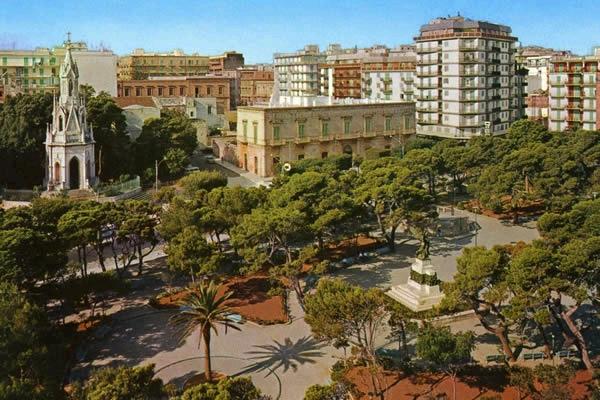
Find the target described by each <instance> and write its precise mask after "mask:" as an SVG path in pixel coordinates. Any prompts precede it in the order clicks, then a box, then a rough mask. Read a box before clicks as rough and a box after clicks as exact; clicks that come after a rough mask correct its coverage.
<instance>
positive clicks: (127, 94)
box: [125, 88, 131, 96]
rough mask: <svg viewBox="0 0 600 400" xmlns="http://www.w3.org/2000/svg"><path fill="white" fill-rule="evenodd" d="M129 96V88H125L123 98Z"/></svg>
mask: <svg viewBox="0 0 600 400" xmlns="http://www.w3.org/2000/svg"><path fill="white" fill-rule="evenodd" d="M130 95H131V93H130V90H129V88H125V96H130Z"/></svg>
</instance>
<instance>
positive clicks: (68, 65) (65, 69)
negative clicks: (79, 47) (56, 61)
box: [60, 32, 79, 78]
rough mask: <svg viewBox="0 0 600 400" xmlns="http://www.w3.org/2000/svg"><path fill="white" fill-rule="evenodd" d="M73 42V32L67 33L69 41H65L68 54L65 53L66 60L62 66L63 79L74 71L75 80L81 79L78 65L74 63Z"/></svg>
mask: <svg viewBox="0 0 600 400" xmlns="http://www.w3.org/2000/svg"><path fill="white" fill-rule="evenodd" d="M72 47H73V46H72V42H71V32H67V40H66V41H65V48H66V49H67V52H66V53H65V59H64V61H63V63H62V65H61V69H60V74H61V77H67V76H68V75H69V73H70V72H71V71H73V75H74V76H75V78H79V71H78V69H77V64H76V63H75V61H73V54H71V48H72Z"/></svg>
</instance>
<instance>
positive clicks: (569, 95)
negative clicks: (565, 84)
mask: <svg viewBox="0 0 600 400" xmlns="http://www.w3.org/2000/svg"><path fill="white" fill-rule="evenodd" d="M581 95H582V93H581V92H568V93H567V97H581Z"/></svg>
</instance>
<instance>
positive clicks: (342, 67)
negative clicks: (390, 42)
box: [319, 44, 387, 99]
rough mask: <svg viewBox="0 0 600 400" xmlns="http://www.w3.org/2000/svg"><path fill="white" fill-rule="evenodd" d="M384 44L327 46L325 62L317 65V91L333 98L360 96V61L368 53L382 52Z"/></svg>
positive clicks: (356, 97)
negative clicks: (364, 47)
mask: <svg viewBox="0 0 600 400" xmlns="http://www.w3.org/2000/svg"><path fill="white" fill-rule="evenodd" d="M386 50H387V48H386V47H385V46H373V47H371V48H366V49H358V48H356V47H354V48H349V49H343V48H342V47H341V46H340V45H339V44H331V45H329V47H328V48H327V51H326V52H325V53H326V58H325V62H324V63H323V64H321V65H320V66H319V92H320V94H321V95H323V96H333V97H335V98H338V99H340V98H355V99H360V98H361V74H362V62H363V59H364V58H365V57H367V56H368V55H370V54H384V53H385V52H386Z"/></svg>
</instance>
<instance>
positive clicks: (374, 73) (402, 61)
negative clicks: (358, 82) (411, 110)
mask: <svg viewBox="0 0 600 400" xmlns="http://www.w3.org/2000/svg"><path fill="white" fill-rule="evenodd" d="M415 75H416V53H415V52H414V46H404V48H398V49H392V50H389V51H388V52H387V53H386V54H384V55H379V56H378V55H371V56H368V57H366V58H365V59H363V62H362V97H363V98H368V99H373V100H390V101H414V100H415Z"/></svg>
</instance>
